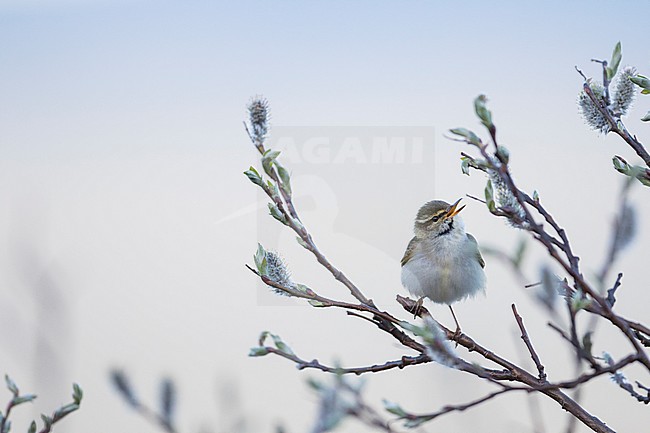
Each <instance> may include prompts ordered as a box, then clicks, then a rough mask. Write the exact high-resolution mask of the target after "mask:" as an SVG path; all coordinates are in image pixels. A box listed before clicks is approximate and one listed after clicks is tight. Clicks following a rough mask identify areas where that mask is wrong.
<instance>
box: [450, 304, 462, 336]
mask: <svg viewBox="0 0 650 433" xmlns="http://www.w3.org/2000/svg"><path fill="white" fill-rule="evenodd" d="M449 310H450V311H451V315H452V316H453V317H454V322H456V332H454V336H453V338H452V340H456V345H458V337H460V334H461V332H460V324H459V323H458V319H456V313H454V309H453V308H451V305H449Z"/></svg>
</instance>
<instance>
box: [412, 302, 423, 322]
mask: <svg viewBox="0 0 650 433" xmlns="http://www.w3.org/2000/svg"><path fill="white" fill-rule="evenodd" d="M423 304H424V298H420V299H418V301H417V302H416V303H415V307H413V318H414V319H417V318H418V317H419V316H420V314H421V313H422V305H423Z"/></svg>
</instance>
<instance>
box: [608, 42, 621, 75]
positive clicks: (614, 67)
mask: <svg viewBox="0 0 650 433" xmlns="http://www.w3.org/2000/svg"><path fill="white" fill-rule="evenodd" d="M622 58H623V55H622V54H621V42H620V41H619V42H618V43H617V44H616V46H615V47H614V52H612V59H611V60H610V61H609V65H608V66H607V79H609V80H611V79H612V78H614V75H616V72H617V71H618V66H619V65H620V64H621V59H622Z"/></svg>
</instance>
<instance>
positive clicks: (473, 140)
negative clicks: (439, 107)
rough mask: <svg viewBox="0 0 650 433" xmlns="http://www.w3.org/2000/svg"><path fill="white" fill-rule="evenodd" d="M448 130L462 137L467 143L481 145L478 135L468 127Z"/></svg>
mask: <svg viewBox="0 0 650 433" xmlns="http://www.w3.org/2000/svg"><path fill="white" fill-rule="evenodd" d="M449 132H451V133H452V134H454V135H458V136H460V137H463V138H464V139H465V140H466V141H467V142H468V143H469V144H473V145H474V146H478V147H481V145H482V143H481V139H480V138H479V137H478V135H476V134H474V133H473V132H472V131H470V130H469V129H466V128H454V129H450V130H449Z"/></svg>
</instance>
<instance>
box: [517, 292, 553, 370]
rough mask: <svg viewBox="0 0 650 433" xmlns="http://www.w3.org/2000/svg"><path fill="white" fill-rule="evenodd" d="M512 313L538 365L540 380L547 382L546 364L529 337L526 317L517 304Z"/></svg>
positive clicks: (531, 355)
mask: <svg viewBox="0 0 650 433" xmlns="http://www.w3.org/2000/svg"><path fill="white" fill-rule="evenodd" d="M512 314H514V315H515V320H516V321H517V325H518V326H519V330H520V331H521V339H522V340H524V343H525V344H526V348H527V349H528V352H529V353H530V357H531V358H532V359H533V362H534V363H535V366H536V367H537V372H538V373H539V380H540V381H541V382H545V381H546V373H545V372H544V365H543V364H542V362H541V361H540V359H539V356H538V355H537V352H535V349H534V348H533V343H532V342H531V341H530V337H528V332H526V328H525V327H524V319H523V318H522V317H521V316H520V315H519V312H518V311H517V307H516V306H515V304H512Z"/></svg>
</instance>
